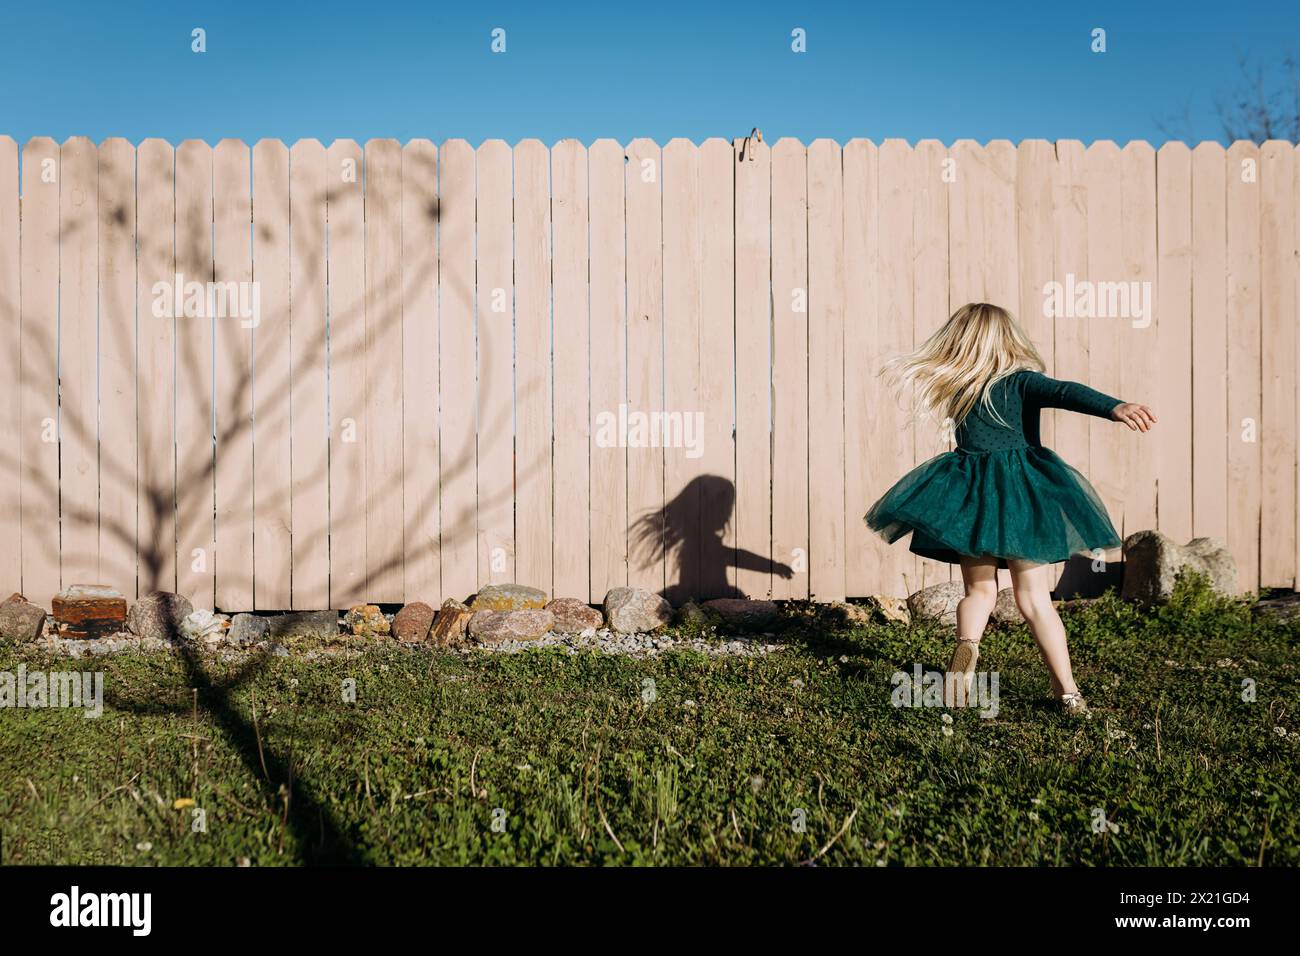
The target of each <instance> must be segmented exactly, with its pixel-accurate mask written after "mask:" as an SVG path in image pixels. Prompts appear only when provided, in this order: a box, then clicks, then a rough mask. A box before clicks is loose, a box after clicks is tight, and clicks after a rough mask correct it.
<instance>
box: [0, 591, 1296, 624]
mask: <svg viewBox="0 0 1300 956" xmlns="http://www.w3.org/2000/svg"><path fill="white" fill-rule="evenodd" d="M1251 610H1252V611H1253V612H1254V613H1255V614H1258V615H1260V616H1262V617H1269V618H1273V619H1274V620H1277V621H1281V622H1282V623H1283V624H1290V623H1291V622H1293V621H1300V593H1296V592H1292V593H1290V594H1283V595H1281V596H1279V597H1271V598H1265V599H1264V600H1262V601H1259V602H1257V603H1256V604H1255V606H1254V607H1253V608H1251ZM0 613H3V612H0Z"/></svg>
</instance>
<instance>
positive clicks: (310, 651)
mask: <svg viewBox="0 0 1300 956" xmlns="http://www.w3.org/2000/svg"><path fill="white" fill-rule="evenodd" d="M781 646H782V645H781V644H779V643H776V642H775V639H774V636H773V635H772V634H770V633H767V634H754V635H719V636H717V637H713V638H709V639H705V638H700V637H677V636H673V635H672V634H663V633H654V634H637V633H634V634H619V633H616V632H613V631H610V630H609V629H607V628H601V629H600V630H588V631H584V632H583V633H581V634H556V633H553V632H552V633H548V634H546V635H545V636H543V637H540V638H537V639H536V640H529V641H502V642H500V643H498V644H486V645H480V644H470V645H466V646H461V647H457V648H455V650H456V651H457V652H458V653H460V654H516V653H519V652H520V651H526V650H530V649H532V648H543V647H562V648H564V649H565V650H566V651H567V652H568V653H570V654H577V653H580V652H582V651H595V652H598V653H602V654H625V655H628V656H631V657H657V656H659V655H660V654H663V653H664V652H666V651H673V650H682V651H695V652H697V653H701V654H707V655H708V656H709V657H762V656H765V655H767V654H770V653H772V652H774V651H778V650H780V649H781ZM23 647H24V649H27V650H30V651H35V652H37V653H45V654H49V655H51V656H55V657H70V658H81V657H107V656H112V655H117V654H175V653H179V651H180V646H179V645H177V644H173V643H171V642H169V641H165V640H160V639H158V638H153V637H137V636H136V635H135V634H132V633H130V632H127V631H123V632H121V633H117V634H110V635H107V636H105V637H99V638H93V639H89V640H87V639H84V638H68V637H63V636H62V635H60V634H59V633H58V632H57V631H51V630H50V629H48V628H47V630H46V633H45V635H44V636H42V637H41V638H40V639H39V640H36V641H33V642H31V643H29V644H25V645H23ZM194 647H195V650H197V651H198V652H199V653H201V654H204V655H211V656H216V657H218V658H220V659H223V660H238V659H241V658H244V657H247V656H248V655H249V654H271V655H273V656H276V657H289V656H295V657H301V658H303V659H305V660H315V659H328V658H337V657H358V656H361V655H363V654H365V652H366V650H368V649H369V648H371V647H374V648H385V649H391V648H397V647H405V648H408V649H413V650H417V651H426V652H427V651H431V650H440V648H431V647H429V646H428V645H427V644H402V643H399V642H398V641H395V640H391V639H384V638H377V639H374V640H373V641H367V642H366V643H365V644H362V645H360V646H358V645H357V644H352V645H350V646H322V647H308V648H295V649H292V650H291V649H290V648H288V647H285V646H284V645H283V644H279V643H276V642H275V641H271V640H262V641H257V642H255V643H251V644H246V645H242V646H241V645H239V644H237V643H235V642H231V641H229V640H226V639H225V638H224V636H223V638H222V640H220V641H218V642H204V643H202V644H196V645H194Z"/></svg>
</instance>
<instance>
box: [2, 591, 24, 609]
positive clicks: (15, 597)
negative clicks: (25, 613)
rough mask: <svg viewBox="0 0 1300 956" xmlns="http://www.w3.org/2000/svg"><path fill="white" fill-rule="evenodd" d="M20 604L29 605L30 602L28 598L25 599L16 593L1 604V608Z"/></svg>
mask: <svg viewBox="0 0 1300 956" xmlns="http://www.w3.org/2000/svg"><path fill="white" fill-rule="evenodd" d="M19 603H22V604H26V603H28V601H27V598H25V597H23V596H22V595H21V594H19V593H18V592H17V591H15V592H14V593H13V594H11V595H9V596H8V597H7V598H5V599H4V601H3V602H2V603H0V607H4V606H5V605H6V604H19Z"/></svg>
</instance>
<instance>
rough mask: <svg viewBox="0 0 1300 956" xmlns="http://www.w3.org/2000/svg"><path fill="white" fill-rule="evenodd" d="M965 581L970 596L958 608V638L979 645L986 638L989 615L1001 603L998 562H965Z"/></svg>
mask: <svg viewBox="0 0 1300 956" xmlns="http://www.w3.org/2000/svg"><path fill="white" fill-rule="evenodd" d="M961 580H962V584H964V585H965V587H966V596H965V597H964V598H962V599H961V601H960V602H959V603H958V604H957V637H958V638H959V639H961V640H963V641H978V640H979V639H980V638H981V637H983V636H984V628H985V627H987V626H988V623H989V615H990V614H992V613H993V605H994V604H996V603H997V600H998V560H997V558H968V557H963V558H962V559H961Z"/></svg>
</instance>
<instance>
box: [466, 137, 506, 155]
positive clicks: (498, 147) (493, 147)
mask: <svg viewBox="0 0 1300 956" xmlns="http://www.w3.org/2000/svg"><path fill="white" fill-rule="evenodd" d="M509 152H510V144H509V143H507V142H506V141H505V140H504V139H485V140H483V142H481V143H479V144H478V149H476V150H474V153H475V154H476V155H477V156H478V157H479V158H480V159H483V158H484V157H492V156H498V155H502V154H505V153H509Z"/></svg>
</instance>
